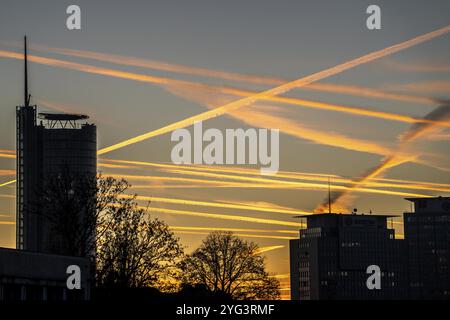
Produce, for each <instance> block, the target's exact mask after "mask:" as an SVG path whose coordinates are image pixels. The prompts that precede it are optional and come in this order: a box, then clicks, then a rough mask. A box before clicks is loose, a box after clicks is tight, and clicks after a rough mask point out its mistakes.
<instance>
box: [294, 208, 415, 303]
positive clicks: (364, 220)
mask: <svg viewBox="0 0 450 320" xmlns="http://www.w3.org/2000/svg"><path fill="white" fill-rule="evenodd" d="M389 217H392V216H384V215H383V216H381V215H357V214H351V215H349V214H331V213H326V214H315V215H309V216H304V218H305V219H306V221H307V227H306V228H305V229H301V230H300V239H298V240H297V239H296V240H291V241H290V255H291V256H290V264H291V265H290V267H291V299H300V300H322V299H402V298H405V297H406V296H407V268H406V259H405V254H404V250H403V246H404V241H403V240H400V239H396V238H395V230H394V229H392V228H388V223H387V219H388V218H389ZM371 265H377V266H379V267H380V270H381V289H380V290H378V289H372V290H369V289H368V287H367V285H366V281H367V278H368V277H369V276H370V274H367V272H366V271H367V268H368V267H369V266H371Z"/></svg>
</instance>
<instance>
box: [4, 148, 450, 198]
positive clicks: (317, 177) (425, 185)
mask: <svg viewBox="0 0 450 320" xmlns="http://www.w3.org/2000/svg"><path fill="white" fill-rule="evenodd" d="M4 151H6V152H8V157H9V156H11V157H12V158H14V157H15V155H14V151H13V150H4ZM0 157H1V154H0ZM104 161H108V162H113V163H121V164H111V163H105V162H104ZM124 164H128V165H124ZM129 164H132V165H129ZM136 166H150V167H154V168H166V169H167V170H165V171H168V172H170V173H179V171H174V170H179V169H182V170H190V171H192V170H193V171H210V172H216V173H217V172H224V173H233V174H246V175H253V176H260V173H259V170H252V169H249V168H230V167H225V166H224V167H217V166H215V167H208V166H197V165H191V166H180V165H173V164H162V163H153V162H145V161H132V160H114V159H100V161H99V167H105V168H119V169H134V168H136ZM183 172H185V171H183ZM1 173H2V172H0V174H1ZM14 174H15V171H14V170H6V171H5V170H4V172H3V175H14ZM110 175H111V176H113V177H116V176H117V177H124V178H127V179H131V180H150V181H158V182H160V181H172V182H183V183H201V185H199V186H196V187H203V188H205V187H208V186H209V187H220V188H269V189H296V188H301V189H305V188H307V186H308V185H302V186H296V185H292V184H288V185H280V183H279V182H278V181H273V183H269V182H265V183H264V184H249V183H237V182H225V181H219V180H211V179H208V180H203V179H192V178H181V177H159V176H158V177H155V176H142V175H119V174H110ZM223 177H228V178H234V176H227V175H225V176H223ZM277 177H280V178H287V179H294V180H310V181H319V182H327V181H328V177H332V178H333V182H334V183H344V184H353V183H354V180H352V179H350V178H342V177H338V176H336V175H330V174H312V173H298V172H284V171H280V172H278V173H277ZM376 180H381V181H384V180H386V181H392V182H395V183H386V182H384V183H383V182H373V181H367V182H366V183H365V184H366V185H367V186H371V187H387V188H397V189H411V190H428V191H441V192H450V189H449V187H450V185H448V184H439V183H430V182H424V181H409V180H398V179H396V180H393V179H376ZM14 182H15V180H12V181H10V182H9V183H8V184H10V183H14ZM286 182H289V180H286ZM399 183H401V185H399ZM193 186H195V185H193ZM310 186H311V187H312V188H313V189H316V188H317V185H310ZM155 187H161V188H163V187H167V188H171V187H172V186H170V185H163V186H160V185H158V186H154V185H145V186H137V185H133V186H132V188H141V189H142V188H155ZM176 187H178V188H185V187H186V185H181V186H176ZM323 188H324V186H322V187H321V188H320V190H323ZM371 190H372V189H367V192H371ZM377 193H378V191H377ZM403 195H405V194H403ZM408 195H409V196H411V194H406V195H405V196H408ZM416 196H420V195H417V194H416Z"/></svg>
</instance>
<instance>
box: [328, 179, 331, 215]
mask: <svg viewBox="0 0 450 320" xmlns="http://www.w3.org/2000/svg"><path fill="white" fill-rule="evenodd" d="M328 213H329V214H331V187H330V176H328Z"/></svg>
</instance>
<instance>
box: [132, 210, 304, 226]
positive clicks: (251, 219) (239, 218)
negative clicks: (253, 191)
mask: <svg viewBox="0 0 450 320" xmlns="http://www.w3.org/2000/svg"><path fill="white" fill-rule="evenodd" d="M139 208H141V209H144V210H148V211H149V212H159V213H167V214H177V215H186V216H195V217H201V218H211V219H221V220H233V221H243V222H253V223H262V224H272V225H280V226H290V227H301V226H302V224H301V223H298V222H291V221H281V220H273V219H263V218H254V217H247V216H236V215H226V214H216V213H206V212H197V211H187V210H174V209H165V208H154V207H148V208H147V207H144V206H139Z"/></svg>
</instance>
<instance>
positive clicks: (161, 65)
mask: <svg viewBox="0 0 450 320" xmlns="http://www.w3.org/2000/svg"><path fill="white" fill-rule="evenodd" d="M15 46H19V44H17V45H15ZM31 49H32V50H35V51H38V52H46V53H57V54H62V55H65V56H70V57H78V58H88V59H94V60H97V61H102V62H110V63H115V64H120V65H127V66H134V67H142V68H147V69H152V70H159V71H168V72H173V73H179V74H189V75H194V76H200V77H212V78H219V79H224V80H232V81H239V82H247V83H255V84H265V85H280V84H283V83H286V82H288V81H289V79H281V78H273V77H264V76H256V75H248V74H240V73H235V72H226V71H222V70H213V69H206V68H198V67H189V66H184V65H179V64H173V63H168V62H164V61H156V60H149V59H142V58H136V57H129V56H123V55H116V54H107V53H99V52H94V51H87V50H74V49H67V48H55V47H48V46H43V45H32V46H31ZM411 67H414V66H411ZM305 89H312V90H316V91H321V92H333V93H340V94H349V95H355V96H364V97H368V98H377V99H389V100H394V101H403V102H414V103H421V104H433V103H434V101H433V100H432V99H429V98H427V97H417V96H410V95H404V94H397V93H390V92H385V91H382V90H376V89H371V88H364V87H360V86H353V85H352V86H351V85H342V84H326V83H311V84H309V85H308V86H306V87H305Z"/></svg>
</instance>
